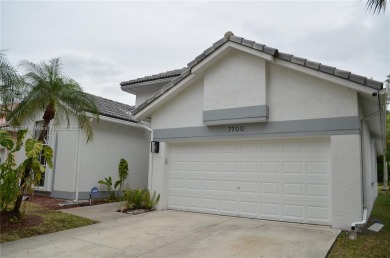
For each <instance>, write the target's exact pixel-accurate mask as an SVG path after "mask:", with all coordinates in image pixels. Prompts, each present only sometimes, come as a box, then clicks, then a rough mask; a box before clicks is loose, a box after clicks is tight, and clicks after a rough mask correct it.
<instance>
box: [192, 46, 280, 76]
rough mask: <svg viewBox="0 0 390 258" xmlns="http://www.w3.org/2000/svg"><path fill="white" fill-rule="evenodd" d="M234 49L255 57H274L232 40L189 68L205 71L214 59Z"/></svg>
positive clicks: (268, 59)
mask: <svg viewBox="0 0 390 258" xmlns="http://www.w3.org/2000/svg"><path fill="white" fill-rule="evenodd" d="M234 49H236V50H239V51H242V52H245V53H248V54H251V55H254V56H257V57H260V58H263V59H265V60H267V61H274V59H275V58H274V57H273V56H271V55H269V54H265V53H263V52H260V51H257V50H255V49H252V48H248V47H245V46H242V45H239V44H237V43H234V42H227V43H225V44H224V45H223V46H221V47H220V48H218V49H217V50H215V51H214V52H213V53H212V54H211V55H209V56H208V57H206V58H205V59H203V60H202V61H201V62H200V63H199V64H197V65H195V66H194V67H193V68H192V69H191V72H192V73H201V72H203V71H205V70H206V69H207V68H208V67H210V66H211V65H213V64H214V63H215V62H216V61H218V60H219V59H220V58H221V57H223V56H224V55H225V54H226V53H228V52H230V51H232V50H234Z"/></svg>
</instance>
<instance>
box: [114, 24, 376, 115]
mask: <svg viewBox="0 0 390 258" xmlns="http://www.w3.org/2000/svg"><path fill="white" fill-rule="evenodd" d="M227 42H234V43H236V44H239V45H242V46H245V47H248V48H251V49H254V50H257V51H260V52H263V53H266V54H269V55H272V56H273V57H275V58H278V59H281V60H285V61H287V62H291V63H294V64H297V65H301V66H304V67H307V68H310V69H313V70H317V71H320V72H323V73H327V74H330V75H333V76H336V77H339V78H342V79H345V80H348V81H351V82H355V83H358V84H361V85H363V86H366V87H369V88H372V89H376V90H380V89H383V83H382V82H380V81H375V80H372V79H369V78H367V77H364V76H360V75H357V74H353V73H351V72H349V71H344V70H340V69H337V68H336V67H332V66H328V65H324V64H321V63H317V62H314V61H311V60H308V59H306V58H301V57H297V56H294V55H292V54H287V53H283V52H279V50H278V49H276V48H272V47H269V46H266V45H263V44H259V43H256V42H254V41H251V40H247V39H244V38H241V37H237V36H235V35H234V34H233V33H232V32H230V31H228V32H226V33H225V35H224V37H223V38H221V39H220V40H218V41H217V42H215V43H214V44H213V45H212V46H211V47H209V48H208V49H206V50H205V51H203V53H201V54H200V55H198V56H197V57H195V59H194V60H192V61H191V62H189V63H188V64H187V67H185V68H183V69H180V70H174V71H175V73H173V75H172V77H175V78H174V79H173V80H172V81H171V82H170V83H168V84H167V85H165V86H164V87H163V88H162V89H161V90H159V91H157V92H156V93H155V94H154V95H153V96H151V97H150V98H149V99H147V100H146V101H145V102H143V103H141V104H140V105H139V106H138V107H137V108H135V109H134V110H133V111H132V114H137V113H138V112H140V111H141V110H142V109H144V108H145V107H146V106H148V105H149V104H150V103H152V102H153V101H154V100H156V99H157V98H159V97H160V96H161V95H163V94H164V93H165V92H167V91H168V90H169V89H171V88H172V87H173V86H175V85H176V84H177V83H179V82H180V81H181V80H183V79H184V78H185V77H187V76H188V75H190V74H191V69H192V68H193V67H194V66H195V65H197V64H199V63H200V62H202V60H203V59H205V58H206V57H207V56H209V55H210V54H212V53H213V52H214V51H215V50H217V49H218V48H219V47H221V46H222V45H224V44H225V43H227ZM178 71H180V75H177V72H178ZM170 72H172V71H170ZM166 73H169V72H166ZM161 74H165V73H161ZM161 74H159V75H161ZM159 75H152V76H147V77H144V78H148V79H147V80H152V79H151V78H152V77H153V76H157V77H158V76H159ZM141 79H142V78H141ZM136 80H139V79H136ZM133 81H135V80H133ZM128 82H130V81H128ZM121 85H122V84H121Z"/></svg>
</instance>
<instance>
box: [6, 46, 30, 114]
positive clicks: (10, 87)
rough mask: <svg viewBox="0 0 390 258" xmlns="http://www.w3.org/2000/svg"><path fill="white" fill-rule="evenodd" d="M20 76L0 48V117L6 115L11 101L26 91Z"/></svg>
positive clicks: (17, 99) (10, 106)
mask: <svg viewBox="0 0 390 258" xmlns="http://www.w3.org/2000/svg"><path fill="white" fill-rule="evenodd" d="M25 86H26V85H25V84H24V83H23V80H22V77H21V76H20V75H19V74H18V72H17V70H16V69H15V68H14V66H13V65H12V64H11V63H10V62H9V61H8V60H7V58H6V55H5V51H4V50H0V118H1V117H5V116H7V114H9V112H10V111H11V109H12V106H13V103H14V102H18V101H20V100H21V99H22V98H23V95H24V93H25V92H26V88H25Z"/></svg>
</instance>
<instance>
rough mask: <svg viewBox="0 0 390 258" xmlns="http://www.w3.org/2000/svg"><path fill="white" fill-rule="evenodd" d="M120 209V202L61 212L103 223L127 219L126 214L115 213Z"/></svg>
mask: <svg viewBox="0 0 390 258" xmlns="http://www.w3.org/2000/svg"><path fill="white" fill-rule="evenodd" d="M120 208H121V202H113V203H106V204H100V205H94V206H85V207H77V208H71V209H66V210H61V211H62V212H65V213H69V214H72V215H76V216H80V217H84V218H88V219H92V220H96V221H99V222H103V221H107V220H112V219H118V218H122V217H128V216H129V215H128V214H125V213H120V212H116V211H117V210H120Z"/></svg>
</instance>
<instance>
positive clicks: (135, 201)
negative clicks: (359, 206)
mask: <svg viewBox="0 0 390 258" xmlns="http://www.w3.org/2000/svg"><path fill="white" fill-rule="evenodd" d="M144 193H145V189H135V190H132V189H126V190H125V191H124V192H123V199H124V200H125V202H126V208H127V209H142V208H143V202H142V196H143V195H144Z"/></svg>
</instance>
